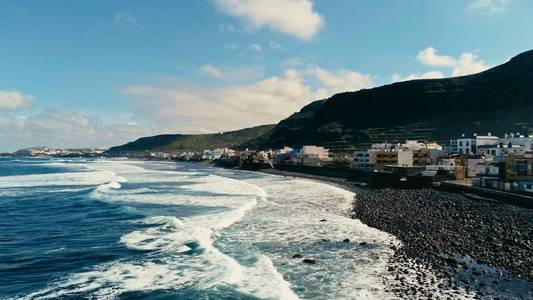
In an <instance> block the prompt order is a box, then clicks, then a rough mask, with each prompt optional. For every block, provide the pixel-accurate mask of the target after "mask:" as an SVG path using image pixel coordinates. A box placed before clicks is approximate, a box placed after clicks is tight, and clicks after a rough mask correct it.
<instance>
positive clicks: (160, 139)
mask: <svg viewBox="0 0 533 300" xmlns="http://www.w3.org/2000/svg"><path fill="white" fill-rule="evenodd" d="M273 127H274V125H262V126H257V127H251V128H246V129H241V130H236V131H228V132H223V133H212V134H163V135H156V136H150V137H142V138H139V139H137V140H135V141H133V142H130V143H127V144H124V145H122V146H117V147H112V148H110V149H109V150H108V151H107V153H108V154H120V153H132V152H142V151H169V152H174V151H178V152H185V151H201V150H204V149H212V148H221V147H233V148H235V147H238V146H239V145H241V144H243V143H245V142H247V141H249V140H252V139H255V138H258V137H260V136H263V135H265V134H266V133H267V132H269V131H270V130H271V129H272V128H273Z"/></svg>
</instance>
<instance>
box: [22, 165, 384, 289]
mask: <svg viewBox="0 0 533 300" xmlns="http://www.w3.org/2000/svg"><path fill="white" fill-rule="evenodd" d="M143 164H149V163H136V162H130V161H111V162H108V161H98V162H95V163H91V164H90V167H91V168H92V169H93V170H95V171H94V172H105V171H107V172H110V173H112V174H115V177H114V178H113V179H112V180H109V181H104V182H102V183H101V184H102V185H101V186H99V187H98V188H97V189H95V190H94V192H93V193H92V196H93V197H94V198H96V199H99V200H102V201H110V202H117V203H121V202H124V203H157V204H165V205H180V206H181V205H184V206H188V205H194V206H207V207H219V206H220V207H223V208H224V209H221V210H212V211H206V214H204V215H197V214H195V215H191V216H188V217H181V218H177V217H175V216H171V215H158V216H151V217H147V218H145V219H143V220H142V221H141V222H142V223H143V225H144V226H143V228H142V229H139V230H136V231H133V232H130V233H127V234H125V235H123V236H122V237H121V239H120V242H121V243H123V244H124V245H126V246H127V247H128V248H130V249H135V250H143V251H151V252H150V255H147V256H145V257H144V258H143V260H142V261H135V262H132V261H128V260H120V261H115V262H111V263H108V264H103V265H99V266H95V267H94V268H93V269H91V270H89V271H86V272H82V273H78V274H73V275H71V276H69V277H67V278H65V279H64V280H59V281H58V282H57V283H55V284H53V285H51V286H50V287H49V288H48V289H46V290H43V291H41V292H39V293H36V294H33V295H32V296H31V297H30V298H57V297H61V296H68V295H72V294H76V293H83V294H84V295H86V296H87V297H96V298H114V297H116V296H118V295H120V294H121V293H124V292H128V291H130V292H131V291H151V290H158V289H174V290H180V289H186V288H195V289H204V290H207V289H212V288H218V287H220V286H227V287H230V288H233V289H235V290H237V291H239V292H241V293H245V294H250V295H255V296H257V297H259V298H266V299H298V296H297V294H298V295H300V296H302V297H303V298H337V299H339V298H343V299H350V298H364V299H371V298H380V299H382V298H387V297H388V295H387V294H386V293H385V292H384V288H383V286H382V281H381V276H382V275H383V273H384V272H385V265H386V262H387V260H388V259H389V257H390V255H391V254H392V252H391V250H390V249H389V247H387V245H388V243H389V242H390V241H393V240H394V238H393V237H391V236H389V235H387V234H385V233H383V232H380V231H378V230H375V229H372V228H369V227H367V226H365V225H364V224H362V223H361V222H359V221H358V220H352V219H350V218H349V217H347V216H346V215H345V211H346V209H348V208H349V205H350V203H351V201H352V198H353V193H351V192H348V191H345V190H343V189H340V188H336V187H332V186H330V185H326V184H321V183H317V182H312V181H307V180H298V179H291V178H282V177H275V176H266V175H265V176H256V177H254V179H246V180H237V179H231V178H226V177H223V176H216V175H208V176H205V175H206V174H202V172H199V171H197V172H194V173H192V172H174V171H170V170H165V171H157V170H150V168H144V167H140V165H141V166H142V165H143ZM217 173H218V174H222V175H224V172H217ZM120 177H124V180H127V181H128V183H130V184H131V186H135V187H134V188H128V187H123V188H120V182H121V181H120ZM117 179H118V180H117ZM143 185H144V186H143ZM152 185H153V186H152ZM139 186H141V187H139ZM322 219H325V220H327V221H326V222H320V220H322ZM346 238H349V239H350V240H352V241H354V240H356V241H357V242H352V243H342V240H343V239H346ZM322 240H328V242H323V241H322ZM359 242H368V243H369V245H370V246H369V247H368V248H369V249H368V250H365V249H363V247H359V246H358V243H359ZM296 253H301V254H303V255H304V256H305V257H311V258H314V259H316V260H317V264H316V265H313V266H309V265H306V264H303V263H302V262H301V260H298V259H292V255H293V254H296ZM295 291H296V292H295Z"/></svg>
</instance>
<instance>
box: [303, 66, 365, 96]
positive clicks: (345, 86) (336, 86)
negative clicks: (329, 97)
mask: <svg viewBox="0 0 533 300" xmlns="http://www.w3.org/2000/svg"><path fill="white" fill-rule="evenodd" d="M310 72H311V73H312V74H313V75H315V76H316V78H317V79H318V81H319V82H320V83H322V84H323V85H324V87H325V88H326V89H327V90H328V91H329V92H330V93H331V94H334V93H339V92H346V91H357V90H360V89H365V88H369V87H372V86H373V85H374V83H373V82H372V77H371V76H370V75H368V74H361V73H359V72H355V71H351V70H340V71H337V72H331V71H328V70H325V69H322V68H319V67H315V68H314V69H312V70H311V71H310Z"/></svg>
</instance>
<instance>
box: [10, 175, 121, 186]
mask: <svg viewBox="0 0 533 300" xmlns="http://www.w3.org/2000/svg"><path fill="white" fill-rule="evenodd" d="M120 180H121V178H120V177H118V176H117V175H116V174H115V173H113V172H110V171H90V172H67V173H52V174H32V175H15V176H1V177H0V188H14V187H37V186H71V185H100V184H107V183H109V182H113V181H120Z"/></svg>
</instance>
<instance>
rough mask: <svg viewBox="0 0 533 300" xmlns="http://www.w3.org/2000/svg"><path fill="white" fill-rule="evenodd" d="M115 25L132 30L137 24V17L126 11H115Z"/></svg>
mask: <svg viewBox="0 0 533 300" xmlns="http://www.w3.org/2000/svg"><path fill="white" fill-rule="evenodd" d="M114 22H115V26H117V27H118V28H121V29H127V30H133V29H135V27H137V26H138V25H139V22H138V21H137V19H136V18H135V17H134V16H132V15H130V14H127V13H117V14H116V15H115V19H114Z"/></svg>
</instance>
